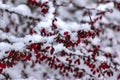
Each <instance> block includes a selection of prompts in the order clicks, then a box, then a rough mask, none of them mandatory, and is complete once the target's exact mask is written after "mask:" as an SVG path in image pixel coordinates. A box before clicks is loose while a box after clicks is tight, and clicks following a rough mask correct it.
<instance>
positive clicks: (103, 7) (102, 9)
mask: <svg viewBox="0 0 120 80" xmlns="http://www.w3.org/2000/svg"><path fill="white" fill-rule="evenodd" d="M113 8H114V3H113V2H110V3H107V4H100V5H99V6H98V7H97V10H101V11H105V10H106V9H113Z"/></svg>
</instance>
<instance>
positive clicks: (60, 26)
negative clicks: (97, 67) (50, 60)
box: [0, 0, 120, 80]
mask: <svg viewBox="0 0 120 80" xmlns="http://www.w3.org/2000/svg"><path fill="white" fill-rule="evenodd" d="M39 1H41V2H42V3H44V2H47V1H48V7H49V9H48V13H47V14H45V15H42V14H41V12H39V13H37V12H36V11H37V10H38V11H41V8H37V9H33V10H32V8H33V6H35V5H33V6H30V5H29V6H28V4H26V1H24V0H20V1H19V0H16V3H14V4H13V3H11V1H8V2H7V3H5V4H3V3H2V0H0V9H2V10H3V12H0V59H2V58H3V57H6V56H7V55H8V54H5V52H6V51H8V52H9V51H10V50H15V51H20V52H24V51H26V50H28V49H27V46H29V45H30V44H33V43H39V42H42V43H43V46H42V47H41V48H42V49H44V48H45V47H46V46H51V47H53V48H54V50H55V51H54V53H53V55H52V56H50V57H54V56H56V57H57V58H59V59H60V61H62V62H63V63H67V62H66V58H67V57H66V56H65V57H61V56H59V54H60V52H61V51H65V52H67V53H68V55H69V54H75V55H79V56H84V55H85V56H90V55H91V54H93V53H92V52H91V53H88V51H87V50H89V49H93V46H97V45H100V46H101V47H100V50H102V51H103V52H100V51H99V52H100V53H101V54H102V55H104V53H115V54H116V55H117V57H116V58H115V59H114V61H115V62H117V63H119V64H120V62H119V59H120V54H119V52H120V45H119V43H120V33H119V32H117V31H114V30H113V29H111V28H109V27H110V26H111V25H110V26H108V27H107V26H101V25H99V23H101V22H102V23H105V24H108V23H113V24H117V25H119V24H120V23H119V22H120V17H119V14H120V11H119V10H117V9H115V5H114V3H113V2H109V3H107V4H102V3H100V4H96V3H95V1H94V0H72V2H73V3H75V5H78V6H85V7H86V8H94V9H95V10H92V12H91V18H92V19H94V18H96V14H95V13H96V11H106V10H111V9H113V12H112V13H109V12H108V13H107V14H106V15H105V16H103V18H102V20H100V21H98V22H96V23H95V28H100V29H103V30H102V31H103V32H101V34H100V36H95V38H89V37H88V38H85V39H84V38H81V42H80V43H79V44H77V45H75V46H74V47H68V48H66V47H65V45H64V44H63V43H57V42H55V38H56V37H57V36H58V34H56V35H53V36H41V35H40V30H41V29H42V28H44V29H46V33H49V32H53V33H54V30H52V29H51V26H52V20H53V19H54V18H56V19H57V21H55V22H54V24H55V25H56V26H57V29H56V30H55V31H58V30H59V34H60V35H61V36H60V37H61V38H63V39H64V37H65V35H64V32H65V31H67V32H68V34H69V35H70V37H71V39H70V40H71V41H72V42H73V43H75V42H76V41H77V39H78V37H77V36H78V35H77V31H78V30H83V31H94V30H92V29H91V25H89V24H88V23H85V24H81V23H80V21H81V20H85V21H90V19H89V16H88V15H85V16H82V15H83V12H84V11H85V10H86V9H82V10H81V9H80V10H79V9H77V8H74V6H73V5H72V3H71V4H69V0H56V3H57V4H59V5H60V4H65V5H66V6H67V7H64V6H60V7H59V8H57V10H58V14H57V15H56V16H55V15H54V14H53V13H54V12H55V7H54V6H55V5H54V4H53V2H52V0H37V2H39ZM5 10H8V11H11V12H15V13H17V14H20V15H23V16H28V17H33V16H34V17H37V18H40V19H41V21H39V22H37V23H36V25H34V24H30V25H28V22H29V23H31V22H32V20H29V19H25V20H24V19H23V18H22V19H19V18H20V16H19V15H17V14H14V13H11V14H10V13H8V12H5ZM36 15H38V16H36ZM23 16H22V17H23ZM21 20H22V21H21ZM11 22H14V23H11ZM16 26H17V27H19V28H18V32H17V31H16V32H15V29H16ZM6 28H10V31H8V32H6ZM29 28H32V29H33V30H34V31H35V33H34V34H32V35H30V34H29ZM23 29H26V31H23ZM110 39H112V40H111V41H110ZM84 40H88V41H89V42H90V43H89V44H88V45H86V44H85V43H84ZM68 44H69V43H68ZM50 49H51V48H50ZM30 53H31V54H32V55H33V54H34V51H31V52H30ZM46 55H49V51H48V52H46ZM102 55H98V56H97V57H96V58H95V59H96V60H98V61H100V62H107V61H108V59H107V58H106V57H105V56H102ZM77 58H79V57H78V56H77V57H70V58H69V59H73V60H76V59H77ZM35 59H36V58H35V56H33V57H32V60H35ZM80 60H81V59H80ZM108 62H110V61H108ZM73 63H74V62H73ZM82 63H83V61H82ZM24 64H25V65H26V68H24V67H23V66H24ZM97 64H99V63H97ZM31 65H32V61H26V62H25V63H24V62H22V61H21V62H19V63H17V64H15V66H14V67H13V68H6V69H4V70H3V72H5V73H9V74H10V76H11V77H12V79H15V80H40V79H41V80H44V79H43V73H44V72H48V76H47V77H46V78H45V80H55V79H54V78H56V77H58V78H59V79H60V80H67V78H66V79H65V78H63V76H61V75H60V74H59V71H58V70H53V69H50V68H49V66H48V64H46V63H44V62H41V64H39V63H36V65H35V66H34V67H33V68H31ZM77 67H81V65H80V66H79V65H77ZM82 67H83V69H87V71H88V73H90V71H89V69H88V68H86V67H85V66H83V65H82ZM23 70H24V71H25V72H26V73H27V74H28V78H25V79H22V78H23V75H22V72H21V71H23ZM115 74H117V72H116V73H115ZM115 77H116V76H113V77H112V78H111V79H109V80H112V79H115ZM1 78H3V76H1V75H0V79H1ZM87 78H89V76H87V75H86V76H85V77H83V78H82V79H74V78H73V77H72V78H71V80H87ZM101 79H103V77H101ZM68 80H69V78H68Z"/></svg>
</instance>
